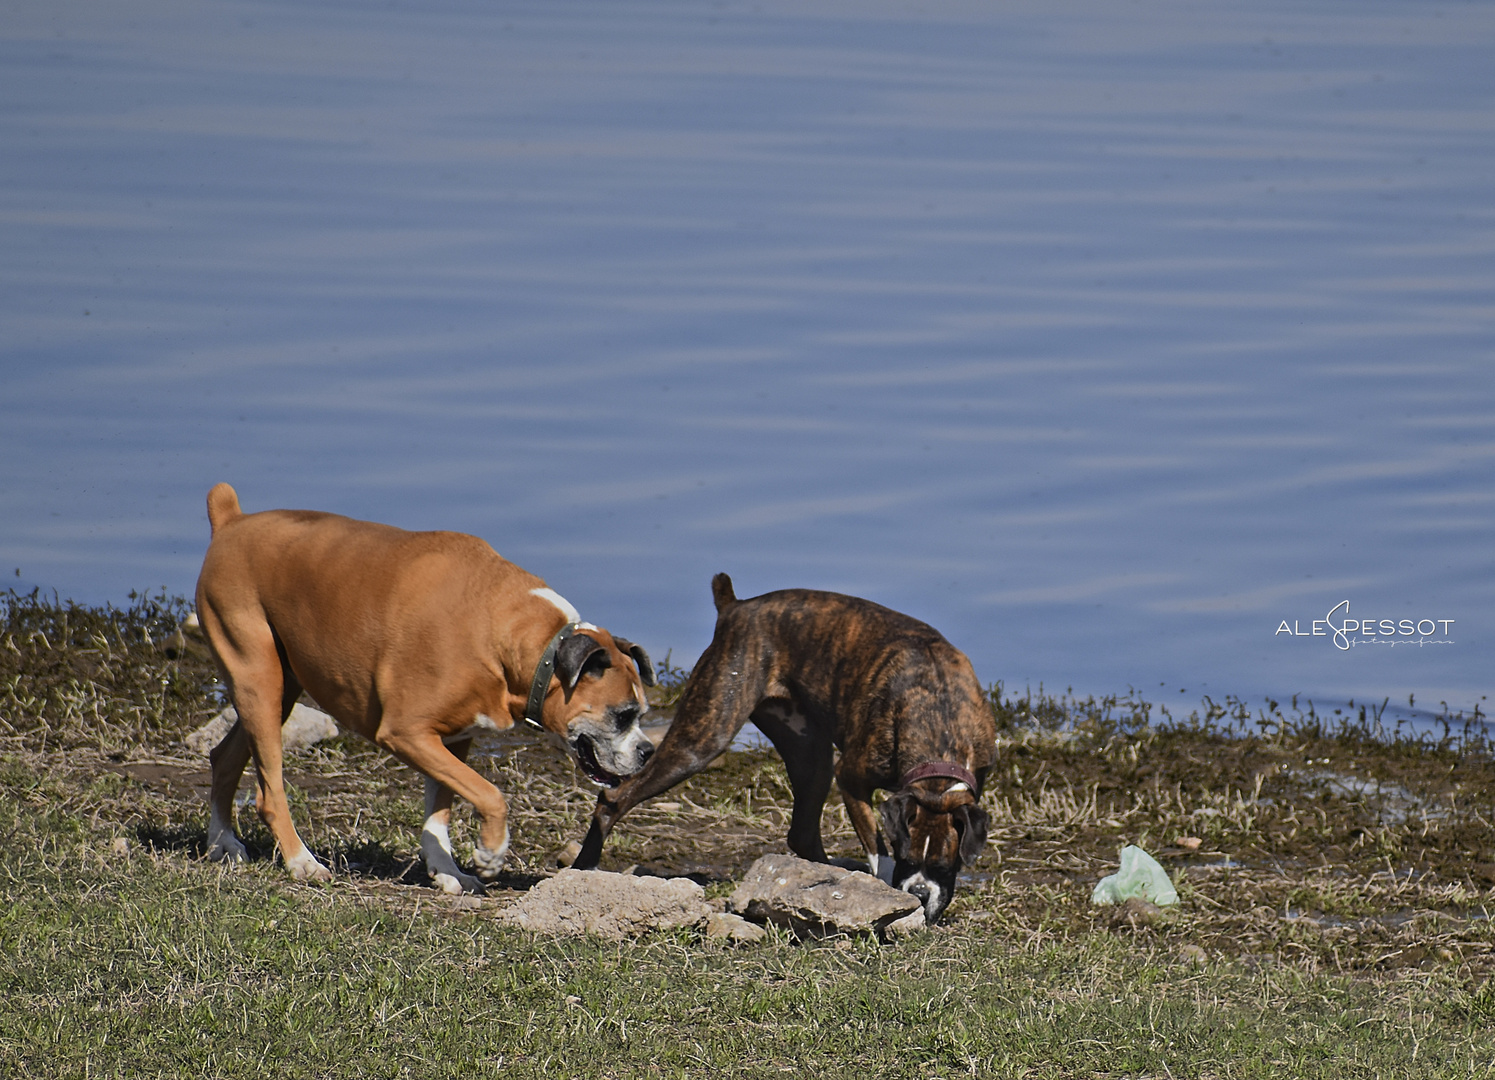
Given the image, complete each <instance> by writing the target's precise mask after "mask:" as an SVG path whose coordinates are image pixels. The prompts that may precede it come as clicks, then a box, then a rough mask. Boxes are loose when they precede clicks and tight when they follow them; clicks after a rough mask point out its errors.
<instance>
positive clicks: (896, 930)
mask: <svg viewBox="0 0 1495 1080" xmlns="http://www.w3.org/2000/svg"><path fill="white" fill-rule="evenodd" d="M927 928H928V927H927V926H926V925H925V922H924V909H923V908H915V909H914V910H913V911H910V912H909V913H908V914H907V915H905V916H903V918H901V919H894V920H893V921H892V922H890V923H888V926H887V929H886V930H884V931H883V933H884V934H886V935H887V937H888V939H889V940H893V939H895V938H901V937H908V936H909V935H910V934H917V933H918V932H919V931H920V930H925V929H927Z"/></svg>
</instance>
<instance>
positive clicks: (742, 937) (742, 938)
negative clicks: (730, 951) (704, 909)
mask: <svg viewBox="0 0 1495 1080" xmlns="http://www.w3.org/2000/svg"><path fill="white" fill-rule="evenodd" d="M706 936H707V937H708V938H725V939H726V940H727V941H732V942H737V943H739V944H751V943H753V942H758V941H762V940H763V939H764V938H766V937H767V936H768V931H767V930H764V929H763V927H761V926H759V925H758V924H757V923H750V922H748V921H747V920H746V919H744V918H743V917H742V916H741V915H733V914H732V913H731V912H729V911H713V912H712V913H711V914H710V915H707V916H706Z"/></svg>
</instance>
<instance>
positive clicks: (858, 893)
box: [727, 855, 922, 938]
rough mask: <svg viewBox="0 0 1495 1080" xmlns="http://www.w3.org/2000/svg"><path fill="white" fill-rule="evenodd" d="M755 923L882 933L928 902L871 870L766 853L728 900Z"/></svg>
mask: <svg viewBox="0 0 1495 1080" xmlns="http://www.w3.org/2000/svg"><path fill="white" fill-rule="evenodd" d="M727 907H728V910H730V911H733V912H735V913H737V914H739V915H743V916H745V917H747V918H749V919H752V920H753V921H754V922H771V923H773V924H774V925H775V926H782V927H785V928H787V929H789V930H790V931H792V932H793V933H794V934H795V935H796V936H798V937H801V938H806V937H826V936H829V935H832V934H847V933H868V932H871V933H876V934H879V935H881V934H882V933H883V932H884V931H885V930H886V929H887V927H888V926H889V924H891V923H893V922H894V921H896V920H898V919H902V918H903V917H904V916H906V915H909V914H910V913H912V912H914V911H920V912H921V916H920V918H921V919H922V905H920V903H919V900H918V898H917V897H915V896H912V895H910V894H909V893H906V892H902V891H901V890H899V889H895V888H893V887H892V886H891V885H885V884H883V883H882V882H881V881H879V880H877V878H875V877H873V876H872V875H871V874H864V873H862V872H860V871H857V870H843V869H841V868H840V867H838V866H832V865H830V864H829V863H813V862H808V861H806V860H804V859H800V858H796V857H795V856H793V855H765V856H763V857H762V858H761V859H759V860H758V861H757V862H755V863H753V865H752V866H751V867H749V868H748V872H747V875H746V876H745V877H744V878H743V880H742V883H741V884H740V885H738V887H737V890H736V891H735V892H734V893H733V894H732V898H731V900H730V901H728V904H727Z"/></svg>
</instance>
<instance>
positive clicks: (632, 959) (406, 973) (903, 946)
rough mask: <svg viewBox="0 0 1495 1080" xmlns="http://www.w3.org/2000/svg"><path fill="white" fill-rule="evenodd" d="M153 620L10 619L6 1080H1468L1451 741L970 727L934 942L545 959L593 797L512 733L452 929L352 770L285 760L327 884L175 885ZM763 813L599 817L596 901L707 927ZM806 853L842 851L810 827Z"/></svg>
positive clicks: (771, 817) (1110, 716)
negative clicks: (610, 898) (685, 881)
mask: <svg viewBox="0 0 1495 1080" xmlns="http://www.w3.org/2000/svg"><path fill="white" fill-rule="evenodd" d="M181 613H182V612H181V610H180V605H178V604H175V603H171V602H168V601H166V600H165V599H163V598H157V599H155V600H149V599H143V600H137V601H136V602H135V603H134V604H133V606H132V607H130V608H129V609H126V610H96V609H83V608H77V607H73V606H70V605H66V604H55V603H47V602H45V601H43V600H41V599H39V598H35V597H32V598H26V597H11V598H10V600H9V602H8V603H7V604H6V606H5V616H6V619H5V622H4V623H3V624H0V1075H7V1076H9V1075H15V1076H85V1075H92V1076H111V1075H130V1076H167V1075H170V1076H241V1075H242V1076H261V1075H265V1074H268V1073H272V1072H273V1073H274V1074H276V1075H284V1076H291V1077H300V1076H307V1077H312V1076H316V1077H321V1076H339V1077H340V1076H369V1077H384V1076H390V1077H394V1076H417V1077H442V1076H449V1075H450V1076H464V1077H466V1076H474V1075H475V1076H487V1075H494V1076H497V1075H504V1076H531V1075H534V1076H538V1075H545V1076H620V1077H621V1076H697V1075H700V1076H704V1075H710V1074H721V1073H724V1072H730V1073H731V1074H732V1075H747V1076H758V1075H762V1076H768V1075H783V1074H784V1073H786V1072H799V1071H806V1072H810V1073H814V1074H819V1075H823V1076H842V1075H853V1074H855V1075H859V1076H860V1075H875V1076H892V1077H901V1076H910V1077H914V1076H917V1077H921V1078H928V1077H936V1076H967V1075H977V1076H1043V1077H1070V1076H1073V1077H1089V1076H1130V1077H1142V1076H1156V1077H1166V1076H1174V1077H1182V1076H1195V1077H1254V1076H1305V1077H1311V1076H1334V1077H1336V1078H1342V1077H1345V1076H1378V1077H1380V1076H1407V1077H1414V1076H1415V1077H1442V1076H1468V1075H1489V1074H1490V1073H1491V1071H1492V1070H1495V1034H1492V1033H1491V1028H1492V1024H1491V1020H1492V1019H1495V991H1492V990H1491V988H1490V983H1489V972H1490V970H1491V968H1492V966H1495V931H1492V928H1491V925H1490V920H1489V918H1488V910H1487V905H1490V906H1492V907H1495V903H1492V901H1495V893H1492V890H1491V886H1492V885H1495V826H1492V825H1491V820H1490V819H1491V811H1490V805H1491V794H1492V792H1495V767H1492V763H1491V756H1490V754H1489V747H1488V746H1487V745H1485V744H1484V743H1483V741H1482V740H1480V739H1479V738H1477V737H1474V731H1473V729H1470V731H1469V733H1468V734H1469V735H1470V736H1471V738H1470V739H1469V741H1468V744H1467V745H1464V744H1463V743H1461V740H1460V736H1461V735H1462V734H1463V732H1462V730H1461V729H1459V728H1457V727H1454V728H1451V729H1450V734H1449V737H1448V738H1447V739H1441V740H1439V741H1433V740H1421V741H1415V740H1410V739H1405V738H1402V739H1395V738H1392V739H1387V738H1378V737H1377V736H1382V735H1384V733H1380V732H1377V731H1376V730H1374V726H1373V721H1374V715H1373V713H1372V715H1371V716H1370V717H1368V718H1367V719H1366V721H1365V722H1364V723H1362V722H1361V718H1360V716H1359V715H1358V713H1356V714H1355V715H1353V716H1350V717H1349V718H1348V720H1346V721H1337V722H1336V723H1334V724H1330V723H1326V722H1325V721H1324V719H1323V718H1321V717H1318V716H1315V715H1312V714H1309V715H1304V714H1302V713H1296V712H1294V711H1293V710H1291V709H1289V710H1287V711H1286V712H1285V713H1284V711H1283V710H1281V709H1280V708H1279V709H1276V710H1274V709H1273V708H1272V707H1270V706H1269V705H1264V706H1263V707H1262V708H1261V709H1259V710H1256V711H1250V710H1247V709H1246V708H1245V706H1243V705H1241V704H1240V703H1227V704H1226V705H1225V706H1224V707H1223V708H1220V709H1216V708H1214V707H1212V705H1211V704H1209V703H1206V704H1204V705H1203V706H1201V708H1200V709H1199V710H1198V711H1196V712H1195V714H1194V715H1193V716H1192V717H1190V718H1183V719H1174V718H1170V717H1164V716H1162V715H1160V714H1157V713H1156V712H1155V711H1154V710H1151V709H1150V708H1149V707H1147V706H1146V705H1145V704H1144V703H1142V702H1140V701H1137V700H1135V699H1127V700H1122V701H1109V702H1105V701H1103V702H1095V701H1086V702H1076V701H1071V700H1065V699H1059V700H1055V699H1052V698H1045V697H1041V696H1040V697H1037V698H1029V697H1025V698H1023V699H1014V698H1012V697H1011V696H1009V695H1003V694H1001V693H1000V692H998V693H996V694H995V695H994V708H995V709H996V711H997V716H998V720H999V726H1000V727H1001V730H1002V746H1001V752H1000V754H999V767H998V769H997V770H996V773H995V775H994V776H993V777H992V782H991V784H990V788H989V791H988V793H987V796H986V801H987V806H988V808H989V809H990V811H991V813H992V819H993V828H992V843H991V844H990V845H989V846H988V849H987V852H986V854H985V855H984V856H983V858H982V859H981V861H980V862H979V863H978V864H977V865H976V867H974V869H973V873H972V875H971V876H970V879H969V880H968V881H967V882H966V883H965V884H964V885H963V886H962V890H961V891H960V892H959V893H958V894H957V897H956V900H955V902H954V904H953V905H952V907H951V909H950V911H949V914H948V916H947V919H946V922H945V923H944V924H942V925H941V926H940V927H939V928H937V929H936V930H934V931H932V932H930V933H927V934H924V935H922V936H919V937H916V938H914V939H912V940H907V941H902V942H899V943H897V944H895V945H891V946H880V945H877V944H875V943H873V942H871V941H863V940H841V941H825V942H817V943H812V944H794V943H792V942H790V941H788V940H786V939H784V938H782V937H774V938H771V939H770V941H769V942H768V943H767V944H764V945H760V946H753V947H746V948H731V947H727V946H722V945H718V944H715V943H713V942H708V941H704V940H702V939H701V938H699V937H698V936H696V935H694V934H684V933H682V934H674V935H660V936H656V937H654V938H650V939H647V940H645V941H642V942H639V943H635V944H630V945H623V946H619V945H612V944H606V943H602V942H598V941H587V940H582V941H576V940H572V941H552V940H544V939H536V938H532V937H530V936H528V935H526V934H524V933H522V932H520V931H517V930H514V929H511V928H507V927H501V926H499V925H498V924H497V923H496V922H495V921H494V919H493V913H494V912H495V911H496V910H497V908H498V907H499V906H500V905H502V904H504V903H506V902H508V901H509V900H511V899H512V897H513V896H514V895H517V893H518V891H519V890H522V889H524V888H526V887H528V886H529V885H530V884H532V883H533V882H534V881H535V880H537V879H538V878H539V876H540V875H542V874H545V873H548V872H549V871H550V870H551V869H552V868H553V866H554V859H553V856H554V854H555V852H556V851H557V850H558V849H559V848H560V847H561V846H562V845H563V844H564V843H565V842H566V841H567V840H568V839H572V838H574V837H576V836H578V835H579V833H580V832H581V831H582V829H581V826H582V824H583V822H584V821H585V819H586V817H587V814H588V813H589V811H590V807H591V803H592V800H593V797H594V796H593V789H591V788H590V786H589V785H585V784H584V783H583V782H580V781H579V778H578V777H577V776H575V775H574V774H573V772H572V771H571V769H570V768H569V766H567V765H566V764H565V763H564V762H563V761H562V760H561V759H560V758H559V756H558V755H557V754H556V753H555V751H553V750H551V749H550V748H548V747H546V746H544V745H543V744H541V743H538V742H536V741H534V740H531V739H529V738H528V737H527V736H524V735H516V736H513V737H507V738H504V739H502V740H495V741H494V742H493V743H492V744H490V745H489V746H487V747H485V748H484V749H485V750H486V753H485V755H484V756H482V757H481V758H480V759H479V762H478V763H479V767H480V768H482V769H484V770H485V771H486V772H487V773H488V774H489V775H491V776H492V777H493V778H494V780H495V781H496V782H497V783H498V784H499V786H500V787H502V788H503V789H504V790H505V791H506V792H507V793H508V794H509V795H510V797H511V802H512V805H513V813H514V819H513V820H514V829H515V836H514V851H513V855H512V857H511V870H510V873H509V874H508V875H507V876H506V877H505V878H504V879H502V880H501V882H500V885H501V887H500V888H498V889H495V890H493V892H492V894H491V895H490V897H489V898H487V899H485V900H483V901H481V902H476V901H472V900H470V899H456V900H454V899H451V898H447V897H444V896H442V895H440V894H438V893H436V892H435V891H434V890H432V889H430V888H429V886H428V884H427V883H426V881H425V880H424V874H423V871H422V869H421V867H420V864H419V860H418V858H417V857H416V851H417V846H416V831H417V830H418V828H419V818H420V784H419V780H418V778H417V777H415V776H414V775H413V774H411V773H410V772H409V771H408V770H406V769H405V768H404V767H402V766H399V765H397V764H395V763H393V762H391V761H390V760H389V759H387V758H386V757H385V756H384V755H383V754H382V753H381V752H379V751H377V750H375V749H373V748H371V747H368V746H366V745H365V744H363V743H361V742H360V741H358V740H355V739H337V740H334V741H332V742H331V743H325V744H322V745H320V746H318V747H316V748H314V749H313V750H311V751H308V752H305V753H303V754H300V755H297V756H296V757H295V758H293V759H292V760H290V761H289V762H288V774H289V779H290V782H291V783H292V784H293V785H294V789H295V791H294V795H293V800H292V807H293V811H294V812H295V813H296V814H297V816H298V822H299V823H301V824H302V825H303V828H302V832H303V835H304V836H305V838H306V839H307V841H308V843H310V844H311V845H312V846H313V848H314V849H315V850H316V851H317V852H318V854H320V855H322V856H323V857H324V858H326V859H328V860H330V861H331V862H332V864H333V865H334V866H335V867H336V868H337V869H338V871H339V876H338V879H337V881H336V882H335V883H334V884H332V885H330V886H323V887H314V886H303V885H297V884H295V883H293V882H291V881H289V880H288V879H287V878H286V877H285V876H284V874H283V873H282V872H281V871H280V870H279V868H278V867H277V866H275V865H274V863H273V861H272V859H271V855H272V851H271V846H270V842H269V839H268V836H267V835H266V834H265V832H264V830H263V829H262V828H260V827H259V825H258V822H257V821H256V820H255V819H254V817H253V814H252V813H247V814H246V815H245V819H244V821H243V822H242V824H243V826H244V832H245V834H246V839H247V840H248V841H249V844H250V847H251V850H252V852H254V853H255V854H256V855H257V856H258V858H257V859H256V861H253V862H251V863H250V864H248V865H246V866H242V867H237V868H229V869H225V868H223V867H220V866H217V865H212V864H208V863H205V862H203V861H202V859H201V852H202V848H203V842H204V838H205V825H206V818H207V814H206V809H205V804H204V793H205V788H206V782H207V772H206V763H205V762H203V761H202V760H201V759H199V758H197V757H195V756H194V755H192V754H190V753H189V752H188V751H187V750H186V749H185V748H184V747H183V745H182V743H181V738H182V736H183V735H184V734H186V733H187V732H189V731H191V730H193V729H194V728H196V727H197V726H199V725H200V724H201V723H203V722H204V721H205V720H206V719H207V718H208V717H209V716H211V715H212V713H214V712H216V711H217V708H218V707H219V706H218V703H217V701H216V698H215V696H214V691H213V683H214V674H213V671H212V667H211V664H210V663H209V662H208V661H207V659H206V657H204V656H203V655H202V654H201V653H200V652H198V651H196V650H194V649H192V648H190V647H188V648H185V650H183V649H181V648H178V647H176V646H172V647H171V648H169V649H165V648H163V644H169V643H170V639H171V634H172V631H173V630H174V628H175V625H176V622H177V620H178V619H179V617H180V615H181ZM168 652H170V653H171V654H172V655H170V656H168ZM662 704H666V705H667V697H666V699H665V700H664V701H662ZM788 805H789V800H788V789H787V785H786V783H785V781H784V777H783V772H782V768H781V767H780V766H779V764H778V763H777V759H776V758H775V757H774V756H773V755H772V754H771V753H766V752H759V751H746V752H736V753H731V754H728V755H726V756H725V757H724V758H723V759H722V760H721V761H720V762H719V763H718V765H717V766H716V767H713V768H712V769H709V770H707V771H706V772H705V773H703V774H702V775H701V776H699V777H697V778H695V779H693V780H692V781H690V782H689V783H687V784H685V785H682V786H681V787H679V788H676V789H674V790H673V791H671V792H669V793H667V794H666V795H664V796H662V797H661V798H660V799H658V800H656V801H655V802H654V803H651V804H646V805H645V806H643V807H640V808H639V809H638V810H637V811H635V813H634V814H632V815H630V816H629V817H628V818H627V819H626V820H625V821H624V823H623V824H622V825H621V826H620V827H619V829H618V831H617V832H616V833H615V834H614V837H613V839H612V840H611V841H610V843H609V847H608V849H607V852H606V856H605V859H606V861H605V862H604V866H605V867H608V868H611V869H625V868H627V867H628V866H630V865H637V866H639V867H641V868H643V869H646V870H650V871H653V872H657V873H686V874H691V875H692V876H694V877H696V878H697V880H700V881H703V882H704V883H706V884H707V886H708V890H709V891H710V892H713V893H717V894H719V893H721V892H724V891H726V890H727V889H728V888H729V887H730V885H729V882H730V881H731V879H733V878H734V877H736V876H740V874H741V873H742V871H743V870H744V869H746V867H747V865H748V864H749V863H750V862H751V861H752V859H753V858H755V857H756V856H757V855H758V854H761V853H763V852H765V851H773V850H782V849H783V847H782V845H783V841H782V837H783V832H784V828H785V826H786V824H787V816H788ZM469 828H470V821H467V820H464V819H462V818H460V817H459V820H458V823H457V827H456V829H455V830H454V832H455V833H456V834H457V835H458V836H459V837H460V836H464V835H467V834H468V832H469ZM825 829H826V834H827V843H828V846H829V847H830V848H831V849H832V850H833V852H835V853H841V854H854V853H855V842H854V840H853V838H852V835H851V832H850V830H849V828H848V827H847V824H846V822H845V819H844V815H843V814H842V813H841V812H840V810H839V808H838V807H835V806H832V807H830V808H828V809H827V812H826V816H825ZM1194 840H1198V841H1199V843H1198V844H1197V845H1194V844H1193V842H1192V841H1194ZM1129 842H1137V843H1141V844H1142V845H1143V846H1144V847H1147V848H1148V850H1150V851H1152V852H1153V853H1154V854H1156V855H1158V856H1159V857H1160V859H1161V860H1162V861H1163V862H1164V864H1165V865H1166V866H1167V867H1168V869H1169V871H1170V873H1171V874H1172V876H1173V877H1174V879H1175V881H1176V882H1177V883H1178V887H1179V891H1180V894H1181V896H1182V901H1183V902H1182V904H1181V905H1180V908H1179V910H1178V911H1177V912H1175V913H1172V914H1169V915H1166V916H1163V917H1161V918H1159V917H1156V916H1151V915H1149V914H1147V913H1145V912H1144V913H1131V914H1130V915H1129V914H1128V913H1126V912H1118V911H1114V910H1108V909H1095V908H1092V907H1091V906H1090V905H1089V902H1088V897H1089V893H1090V889H1091V888H1092V887H1093V885H1094V883H1095V881H1096V880H1097V879H1098V878H1099V877H1100V876H1101V875H1102V874H1104V873H1107V872H1109V871H1110V870H1112V869H1114V865H1115V859H1116V851H1117V848H1118V847H1119V846H1120V845H1121V844H1123V843H1129ZM458 847H459V852H460V851H461V850H462V843H461V841H460V840H459V843H458Z"/></svg>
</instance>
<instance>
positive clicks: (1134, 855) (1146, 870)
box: [1090, 844, 1178, 907]
mask: <svg viewBox="0 0 1495 1080" xmlns="http://www.w3.org/2000/svg"><path fill="white" fill-rule="evenodd" d="M1133 897H1139V898H1141V899H1143V900H1150V901H1151V902H1152V903H1154V904H1157V905H1158V907H1167V906H1169V905H1170V904H1176V903H1178V891H1177V890H1176V889H1174V887H1173V882H1171V881H1169V880H1168V871H1166V870H1164V869H1163V868H1162V867H1161V866H1159V865H1158V861H1157V860H1156V859H1154V858H1153V857H1152V856H1151V855H1149V854H1147V852H1145V851H1143V850H1142V849H1141V848H1139V847H1137V846H1136V845H1135V844H1128V845H1127V846H1126V847H1124V848H1122V849H1121V870H1120V871H1118V872H1117V873H1115V874H1112V875H1111V876H1110V877H1103V878H1101V879H1100V882H1099V883H1098V884H1097V885H1096V886H1095V892H1093V893H1091V894H1090V902H1091V903H1092V904H1124V903H1126V902H1127V901H1128V900H1130V899H1132V898H1133Z"/></svg>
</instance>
